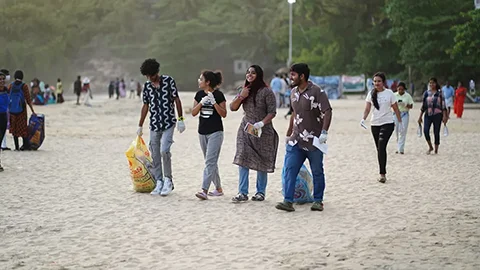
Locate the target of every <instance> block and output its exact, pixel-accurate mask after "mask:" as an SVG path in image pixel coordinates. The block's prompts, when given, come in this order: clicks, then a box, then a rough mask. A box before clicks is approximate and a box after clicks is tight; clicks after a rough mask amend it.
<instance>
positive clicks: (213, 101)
mask: <svg viewBox="0 0 480 270" xmlns="http://www.w3.org/2000/svg"><path fill="white" fill-rule="evenodd" d="M207 97H208V98H209V100H210V103H212V105H215V103H217V101H215V97H214V96H213V93H212V92H208V94H207Z"/></svg>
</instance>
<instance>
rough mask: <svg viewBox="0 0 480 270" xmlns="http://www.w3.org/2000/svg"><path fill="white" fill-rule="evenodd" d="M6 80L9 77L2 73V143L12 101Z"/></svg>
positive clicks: (0, 154)
mask: <svg viewBox="0 0 480 270" xmlns="http://www.w3.org/2000/svg"><path fill="white" fill-rule="evenodd" d="M6 80H7V75H5V74H4V73H2V72H1V71H0V142H2V141H3V139H4V137H5V133H6V132H7V124H8V119H7V111H8V104H9V103H10V99H9V96H8V88H7V87H6V86H5V83H6ZM2 151H3V148H2V149H0V172H3V170H4V169H3V167H2Z"/></svg>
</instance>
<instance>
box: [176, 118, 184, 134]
mask: <svg viewBox="0 0 480 270" xmlns="http://www.w3.org/2000/svg"><path fill="white" fill-rule="evenodd" d="M177 130H178V132H180V133H182V132H184V131H185V123H184V122H183V121H177Z"/></svg>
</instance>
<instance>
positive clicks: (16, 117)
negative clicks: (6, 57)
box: [8, 70, 35, 151]
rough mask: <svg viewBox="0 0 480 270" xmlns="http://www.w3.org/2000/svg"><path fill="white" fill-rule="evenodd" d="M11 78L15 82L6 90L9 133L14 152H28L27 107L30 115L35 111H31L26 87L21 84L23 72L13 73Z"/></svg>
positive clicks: (30, 102)
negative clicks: (8, 103) (7, 95)
mask: <svg viewBox="0 0 480 270" xmlns="http://www.w3.org/2000/svg"><path fill="white" fill-rule="evenodd" d="M13 78H14V80H15V81H14V82H13V83H12V84H10V86H9V88H8V91H9V93H10V106H9V108H8V110H9V112H10V133H11V134H12V135H13V141H14V143H15V150H16V151H19V150H20V151H24V150H30V142H29V140H28V123H27V105H28V107H30V110H31V111H32V114H35V111H34V110H33V106H32V99H31V98H30V91H29V89H28V85H27V84H26V83H24V82H23V71H21V70H17V71H15V74H14V76H13ZM19 137H21V138H22V139H23V145H22V147H19V142H18V138H19Z"/></svg>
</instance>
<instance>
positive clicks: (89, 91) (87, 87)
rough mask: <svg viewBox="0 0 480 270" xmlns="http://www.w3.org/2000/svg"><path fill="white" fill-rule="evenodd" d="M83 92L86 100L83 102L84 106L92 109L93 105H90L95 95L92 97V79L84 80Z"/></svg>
mask: <svg viewBox="0 0 480 270" xmlns="http://www.w3.org/2000/svg"><path fill="white" fill-rule="evenodd" d="M82 92H84V93H85V98H84V100H83V105H85V106H88V107H91V106H92V104H91V103H90V99H93V95H92V88H91V87H90V79H89V78H85V79H83V88H82Z"/></svg>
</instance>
